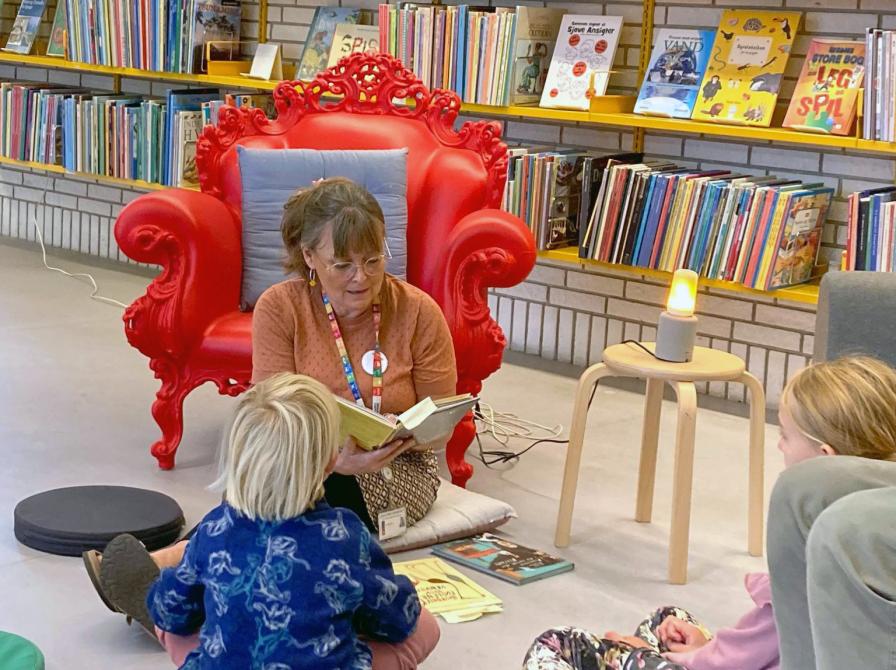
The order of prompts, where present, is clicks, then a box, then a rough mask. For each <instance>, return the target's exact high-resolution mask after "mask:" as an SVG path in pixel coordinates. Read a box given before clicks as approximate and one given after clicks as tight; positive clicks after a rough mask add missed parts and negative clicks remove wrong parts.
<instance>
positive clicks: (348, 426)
mask: <svg viewBox="0 0 896 670" xmlns="http://www.w3.org/2000/svg"><path fill="white" fill-rule="evenodd" d="M335 398H336V401H337V402H338V404H339V412H340V415H341V417H342V425H341V428H342V433H343V437H347V436H351V437H353V438H355V441H356V442H357V443H358V446H360V447H361V448H362V449H376V448H377V447H381V446H382V445H384V444H388V443H389V442H392V441H394V440H401V439H405V438H408V437H413V438H414V439H415V440H416V441H417V444H430V443H432V442H437V441H439V440H442V439H444V438H446V437H448V436H450V435H451V433H452V432H453V431H454V427H455V426H456V425H457V424H458V423H460V420H461V419H463V418H464V416H465V415H466V413H467V412H469V411H470V410H471V409H472V408H473V406H474V405H475V404H476V403H477V402H478V401H479V399H478V398H476V397H475V396H472V395H470V394H469V393H464V394H462V395H456V396H451V397H448V398H440V399H439V400H433V399H432V398H424V399H423V400H421V401H420V402H418V403H417V404H416V405H414V406H413V407H411V408H410V409H409V410H407V411H405V412H402V413H401V414H399V415H398V419H397V421H396V422H394V423H393V422H392V421H390V420H389V419H387V418H386V417H384V416H382V415H380V414H377V413H376V412H374V411H373V410H370V409H367V408H366V407H362V406H361V405H358V404H356V403H355V402H353V401H351V400H346V399H345V398H341V397H339V396H335Z"/></svg>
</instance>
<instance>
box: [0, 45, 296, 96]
mask: <svg viewBox="0 0 896 670" xmlns="http://www.w3.org/2000/svg"><path fill="white" fill-rule="evenodd" d="M0 63H10V64H12V65H25V66H28V67H41V68H53V69H56V70H77V71H78V72H80V73H82V74H84V73H88V74H99V75H109V76H113V77H134V78H137V79H155V80H158V81H172V82H183V83H184V84H202V85H204V86H225V87H228V88H245V89H252V90H259V91H273V90H274V87H275V86H276V85H277V84H278V83H279V82H275V81H261V80H258V79H249V78H247V77H231V76H212V75H207V74H178V73H176V72H157V71H155V70H137V69H135V68H130V67H109V66H106V65H89V64H87V63H80V62H78V61H70V60H65V59H63V58H53V57H51V56H22V55H20V54H13V53H4V52H2V51H0Z"/></svg>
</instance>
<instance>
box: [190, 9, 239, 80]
mask: <svg viewBox="0 0 896 670" xmlns="http://www.w3.org/2000/svg"><path fill="white" fill-rule="evenodd" d="M240 12H241V8H240V0H199V1H198V2H196V11H195V13H194V14H193V26H192V35H191V38H192V39H191V43H192V45H193V51H192V53H191V60H190V71H191V72H195V73H204V72H208V63H207V61H206V49H205V45H206V44H207V43H208V42H239V39H240ZM211 52H212V53H211V57H212V59H213V60H236V59H237V58H239V53H238V52H237V51H235V50H233V49H228V48H224V47H223V46H222V47H221V48H215V46H214V45H212V47H211Z"/></svg>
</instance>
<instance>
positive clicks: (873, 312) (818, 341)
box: [814, 272, 896, 366]
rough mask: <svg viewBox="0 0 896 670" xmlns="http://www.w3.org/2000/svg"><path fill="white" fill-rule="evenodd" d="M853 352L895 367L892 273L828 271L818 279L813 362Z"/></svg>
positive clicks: (894, 277)
mask: <svg viewBox="0 0 896 670" xmlns="http://www.w3.org/2000/svg"><path fill="white" fill-rule="evenodd" d="M855 353H863V354H869V355H871V356H875V357H877V358H880V359H881V360H884V361H886V362H887V363H889V364H890V365H893V366H896V273H889V272H830V273H828V274H826V275H825V276H824V279H822V281H821V291H820V293H819V296H818V314H817V316H816V318H815V355H814V360H815V361H825V360H829V359H832V358H837V357H838V356H843V355H846V354H855Z"/></svg>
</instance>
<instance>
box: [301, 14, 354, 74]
mask: <svg viewBox="0 0 896 670" xmlns="http://www.w3.org/2000/svg"><path fill="white" fill-rule="evenodd" d="M369 22H370V21H369V16H368V13H367V12H365V11H364V10H363V9H360V8H357V7H318V8H317V9H316V10H314V18H313V19H312V20H311V28H309V30H308V37H307V39H306V40H305V47H304V49H302V58H301V59H300V60H299V67H298V69H297V70H296V79H300V80H302V81H311V80H312V79H314V78H315V77H316V76H317V74H318V73H319V72H323V71H324V70H325V69H327V62H328V60H329V58H330V48H331V47H332V46H333V38H334V37H335V35H336V28H337V26H338V25H339V24H341V23H354V24H358V23H369Z"/></svg>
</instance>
